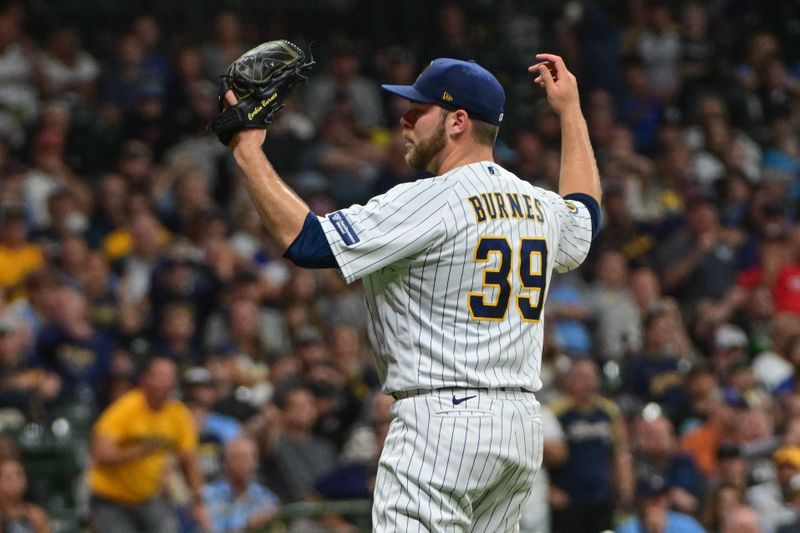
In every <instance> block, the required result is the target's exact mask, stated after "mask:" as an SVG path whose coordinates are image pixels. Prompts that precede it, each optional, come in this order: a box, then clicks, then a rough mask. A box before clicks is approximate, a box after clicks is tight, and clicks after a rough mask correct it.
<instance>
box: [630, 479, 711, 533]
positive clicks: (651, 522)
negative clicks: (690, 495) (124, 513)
mask: <svg viewBox="0 0 800 533" xmlns="http://www.w3.org/2000/svg"><path fill="white" fill-rule="evenodd" d="M669 488H670V487H669V485H668V484H667V482H666V481H665V480H664V478H662V477H660V476H648V477H643V478H641V479H639V480H638V481H637V482H636V507H637V514H636V516H634V517H632V518H629V519H628V520H626V521H625V522H623V523H622V524H620V526H619V527H618V528H617V529H616V533H706V530H705V528H703V526H701V525H700V523H699V522H697V520H695V519H694V518H692V517H691V516H689V515H687V514H683V513H680V512H677V511H672V510H670V505H669Z"/></svg>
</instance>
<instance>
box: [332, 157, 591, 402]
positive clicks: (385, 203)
mask: <svg viewBox="0 0 800 533" xmlns="http://www.w3.org/2000/svg"><path fill="white" fill-rule="evenodd" d="M319 220H320V222H321V224H322V227H323V229H324V231H325V236H326V238H327V240H328V242H329V243H330V246H331V249H332V251H333V254H334V255H335V257H336V261H337V262H338V264H339V267H340V269H341V271H342V273H343V275H344V277H345V279H346V280H347V282H348V283H350V282H353V281H355V280H357V279H363V283H364V292H365V297H366V302H367V307H368V309H369V314H370V317H369V321H368V332H369V337H370V341H371V343H372V347H373V351H374V353H375V356H376V358H377V364H378V372H379V374H380V377H381V381H382V383H383V390H384V392H386V393H392V392H398V391H405V390H413V389H437V388H445V387H463V388H479V387H488V388H496V387H522V388H525V389H528V390H531V391H537V390H539V389H540V388H541V380H540V379H539V370H540V365H541V351H542V348H541V347H542V333H543V329H544V328H543V326H544V322H543V318H544V317H543V315H542V310H543V308H544V300H545V298H546V296H547V289H548V286H549V281H550V277H551V273H552V271H553V270H554V269H555V270H556V271H559V272H566V271H569V270H572V269H574V268H576V267H577V266H578V265H580V263H581V262H582V261H583V259H584V258H585V257H586V254H587V253H588V251H589V245H590V243H591V234H592V223H591V218H590V215H589V210H588V209H587V208H586V207H585V206H584V205H583V204H581V203H580V202H575V203H573V202H570V201H565V200H564V199H563V198H561V197H560V196H559V195H558V194H556V193H554V192H551V191H546V190H544V189H541V188H539V187H534V186H533V185H531V184H530V183H528V182H526V181H523V180H520V179H519V178H517V177H516V176H515V175H514V174H512V173H511V172H509V171H507V170H505V169H503V168H502V167H500V166H499V165H497V164H495V163H492V162H489V161H484V162H480V163H473V164H470V165H465V166H462V167H459V168H456V169H453V170H451V171H450V172H448V173H446V174H443V175H441V176H436V177H432V178H427V179H422V180H418V181H416V182H413V183H405V184H401V185H398V186H396V187H394V188H393V189H391V190H390V191H388V192H387V193H385V194H383V195H380V196H376V197H375V198H373V199H371V200H369V202H367V204H366V205H364V206H360V205H353V206H351V207H349V208H347V209H342V210H340V211H336V212H334V213H331V214H329V215H328V216H327V217H320V219H319Z"/></svg>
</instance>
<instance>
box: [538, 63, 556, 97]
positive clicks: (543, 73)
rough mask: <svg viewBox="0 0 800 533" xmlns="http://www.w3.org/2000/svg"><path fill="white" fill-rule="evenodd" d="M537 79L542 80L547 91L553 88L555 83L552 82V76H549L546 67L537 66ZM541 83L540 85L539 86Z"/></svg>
mask: <svg viewBox="0 0 800 533" xmlns="http://www.w3.org/2000/svg"><path fill="white" fill-rule="evenodd" d="M539 78H541V79H542V82H543V84H544V87H545V89H547V90H548V91H549V90H550V89H552V88H553V87H555V85H556V82H555V81H553V75H552V74H550V69H549V68H547V65H539ZM541 84H542V83H540V85H541Z"/></svg>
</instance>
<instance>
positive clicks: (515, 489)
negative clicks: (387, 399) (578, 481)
mask: <svg viewBox="0 0 800 533" xmlns="http://www.w3.org/2000/svg"><path fill="white" fill-rule="evenodd" d="M463 393H464V394H468V395H470V394H475V395H476V398H473V399H470V400H467V401H466V402H464V403H463V404H461V405H458V406H454V405H453V403H452V394H451V393H449V392H442V393H441V394H431V395H421V396H413V397H410V398H406V399H403V400H399V401H398V402H397V403H396V404H395V406H394V410H395V414H396V415H397V417H396V418H395V420H394V421H393V422H392V426H391V428H390V430H389V435H388V436H387V439H386V446H385V447H384V450H383V454H382V455H381V459H380V464H379V469H378V477H377V480H376V483H375V504H374V507H373V511H372V513H373V514H372V519H373V531H377V532H405V531H408V532H433V531H436V532H440V531H441V532H447V531H457V532H466V531H474V532H481V533H483V532H487V531H491V532H506V531H518V530H519V519H520V516H521V513H522V508H523V505H524V504H525V502H526V500H527V497H528V494H529V491H530V487H531V484H532V483H533V480H534V477H535V476H536V473H537V472H538V470H539V468H540V466H541V462H542V438H541V436H542V421H541V415H540V410H539V409H540V408H539V404H538V402H537V401H536V399H535V398H534V395H533V394H531V393H525V392H506V393H501V392H495V393H492V392H488V393H487V392H486V391H484V392H483V393H480V391H473V392H470V390H469V389H467V390H465V391H463ZM501 394H502V396H500V395H501ZM432 465H435V467H432Z"/></svg>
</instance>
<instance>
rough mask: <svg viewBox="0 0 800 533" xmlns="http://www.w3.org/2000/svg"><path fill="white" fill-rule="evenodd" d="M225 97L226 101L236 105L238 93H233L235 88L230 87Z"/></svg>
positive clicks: (230, 104)
mask: <svg viewBox="0 0 800 533" xmlns="http://www.w3.org/2000/svg"><path fill="white" fill-rule="evenodd" d="M224 98H225V102H226V103H227V104H228V105H229V106H235V105H236V103H237V102H238V100H236V95H235V94H233V90H231V89H228V90H227V91H225V95H224Z"/></svg>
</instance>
